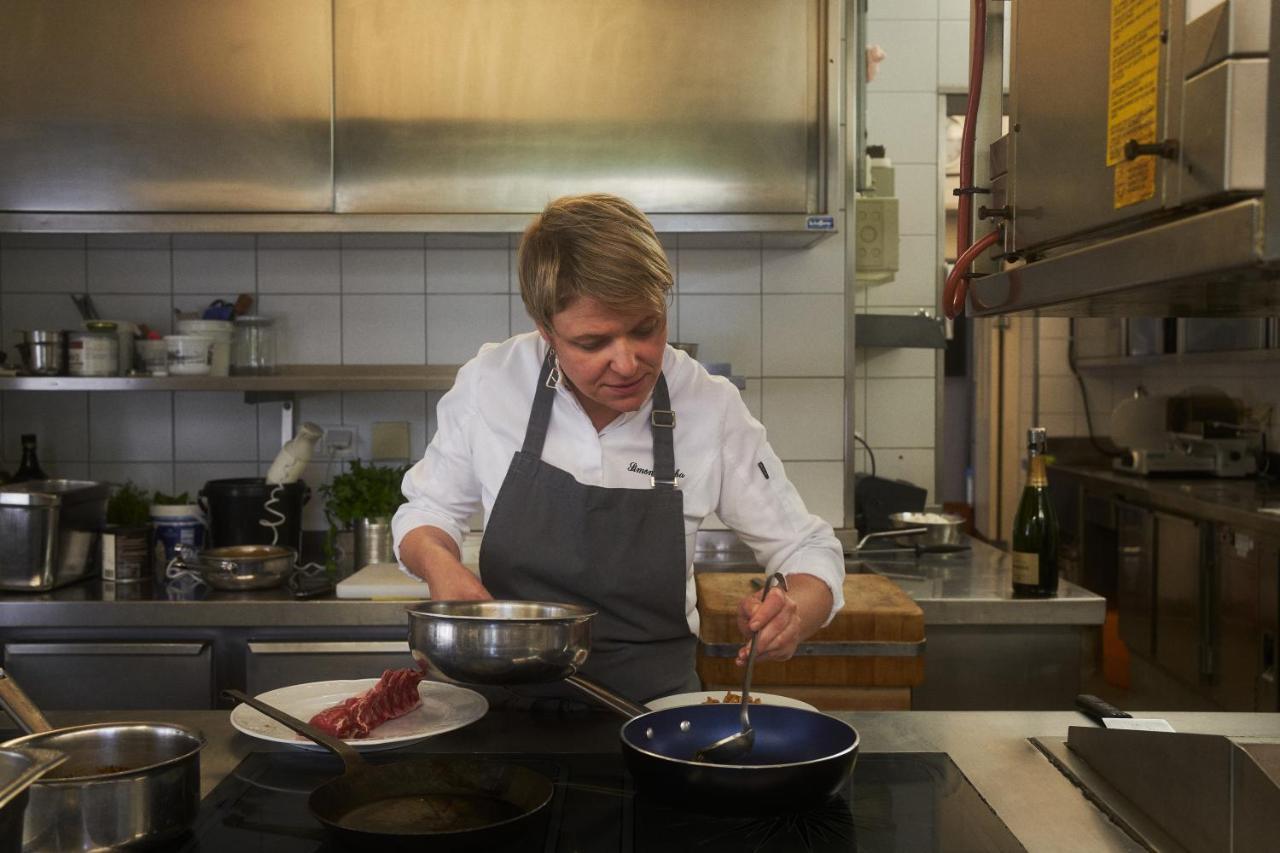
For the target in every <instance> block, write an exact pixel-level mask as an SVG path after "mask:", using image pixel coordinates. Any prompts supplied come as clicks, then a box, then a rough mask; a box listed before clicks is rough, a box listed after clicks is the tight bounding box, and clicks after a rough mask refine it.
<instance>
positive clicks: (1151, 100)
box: [1107, 0, 1160, 208]
mask: <svg viewBox="0 0 1280 853" xmlns="http://www.w3.org/2000/svg"><path fill="white" fill-rule="evenodd" d="M1107 78H1108V88H1107V165H1108V166H1116V172H1115V206H1116V207H1117V208H1119V207H1124V206H1126V205H1130V204H1135V203H1137V202H1140V201H1143V200H1145V199H1148V198H1151V197H1152V196H1154V195H1155V192H1156V162H1155V158H1154V157H1150V156H1144V157H1139V158H1138V159H1137V160H1133V161H1127V160H1125V159H1124V146H1125V143H1127V142H1128V141H1129V140H1135V141H1137V142H1143V143H1149V142H1155V141H1156V102H1157V98H1158V95H1159V84H1160V0H1111V56H1110V66H1109V73H1108V75H1107ZM1116 164H1119V165H1118V166H1117V165H1116Z"/></svg>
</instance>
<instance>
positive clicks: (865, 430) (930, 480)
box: [854, 0, 969, 500]
mask: <svg viewBox="0 0 1280 853" xmlns="http://www.w3.org/2000/svg"><path fill="white" fill-rule="evenodd" d="M968 22H969V3H968V2H966V0H870V3H869V6H868V9H867V38H866V40H867V42H868V43H869V44H878V45H879V46H880V47H881V48H882V49H883V50H884V51H885V53H886V54H887V56H886V58H885V60H884V62H882V63H881V64H880V67H879V71H878V74H877V77H876V79H875V80H874V81H872V82H871V83H869V84H868V85H867V134H868V137H867V138H868V142H869V143H871V144H880V145H884V146H885V148H886V153H887V154H888V156H889V158H890V160H891V161H892V162H893V165H894V167H895V181H896V194H897V196H898V199H899V206H900V222H899V224H900V230H901V234H902V242H901V246H900V258H901V269H900V270H899V272H898V275H897V277H896V279H895V280H894V281H892V282H890V283H888V284H882V285H872V286H867V287H864V288H861V289H860V290H859V294H858V302H857V305H856V306H855V309H854V310H855V311H857V312H863V313H878V314H914V313H915V312H916V311H917V310H918V309H920V308H925V309H927V310H928V311H930V312H931V313H933V314H934V315H935V316H936V315H937V313H938V306H939V295H940V291H941V285H942V278H943V264H942V260H943V255H942V252H941V244H940V235H941V233H942V207H941V203H942V190H941V186H942V172H943V167H942V164H941V157H940V150H941V148H942V144H941V139H942V135H943V132H944V126H943V123H942V121H943V119H942V116H943V106H942V99H941V97H940V94H942V93H946V92H956V91H964V89H965V88H966V86H967V82H968V69H967V61H968V59H967V57H968V39H969V23H968ZM854 369H855V372H856V377H855V384H856V388H857V391H856V394H855V418H856V427H857V429H858V431H859V432H861V433H862V435H863V436H864V437H866V439H867V441H868V442H869V443H870V444H871V446H872V448H873V449H874V450H875V454H876V463H877V468H878V473H879V474H880V475H881V476H888V477H895V478H901V479H905V480H909V481H911V482H913V483H916V484H917V485H920V486H924V487H925V488H927V489H928V490H929V493H930V500H936V499H937V496H936V483H935V471H936V468H935V443H936V429H935V424H936V420H935V419H936V416H937V415H938V407H939V406H940V405H941V401H940V399H939V397H938V382H937V378H938V369H939V368H938V366H937V358H936V354H935V353H934V352H933V351H931V350H908V349H903V350H864V349H859V350H858V358H857V360H856V365H855V368H854ZM857 465H858V470H861V471H869V470H870V464H869V462H868V461H867V459H866V454H865V452H864V451H862V450H859V451H858V456H857Z"/></svg>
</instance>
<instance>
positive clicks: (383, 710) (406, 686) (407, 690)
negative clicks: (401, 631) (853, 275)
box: [310, 669, 426, 740]
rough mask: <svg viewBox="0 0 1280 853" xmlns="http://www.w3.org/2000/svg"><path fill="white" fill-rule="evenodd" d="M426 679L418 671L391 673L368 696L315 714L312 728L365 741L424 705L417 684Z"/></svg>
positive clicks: (359, 696) (385, 675)
mask: <svg viewBox="0 0 1280 853" xmlns="http://www.w3.org/2000/svg"><path fill="white" fill-rule="evenodd" d="M425 677H426V673H425V672H422V671H420V670H416V669H389V670H387V671H386V672H384V673H382V677H381V678H379V679H378V683H377V684H375V685H373V686H372V687H370V688H369V689H368V690H366V691H365V692H363V693H361V694H359V695H358V696H352V697H351V698H350V699H347V700H345V701H343V702H342V703H340V704H338V705H334V706H333V707H332V708H326V709H325V710H323V711H321V712H320V713H318V714H316V715H315V716H314V717H312V718H311V720H310V722H311V725H313V726H315V727H316V728H318V729H320V730H321V731H322V732H325V733H326V734H331V735H333V736H334V737H340V738H342V739H343V740H348V739H352V738H357V739H358V738H366V737H368V736H369V733H370V732H371V731H373V730H374V729H376V728H377V727H378V726H380V725H382V724H383V723H385V722H387V721H388V720H394V719H395V718H396V717H403V716H404V715H405V714H407V713H409V712H410V711H412V710H413V709H414V708H416V707H418V706H419V705H420V704H422V699H421V697H419V696H418V682H420V681H422V679H423V678H425Z"/></svg>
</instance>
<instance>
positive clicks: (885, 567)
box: [0, 540, 1106, 628]
mask: <svg viewBox="0 0 1280 853" xmlns="http://www.w3.org/2000/svg"><path fill="white" fill-rule="evenodd" d="M969 544H970V545H971V546H972V547H971V550H969V551H964V552H960V553H957V554H945V555H929V556H924V557H921V558H919V559H916V558H914V557H913V556H911V555H909V554H884V555H877V554H875V553H874V552H865V553H863V554H862V555H860V556H858V557H856V558H849V559H847V560H846V565H847V567H848V570H849V571H850V572H868V571H870V572H876V573H878V574H881V575H884V576H885V577H888V578H889V579H891V580H893V581H894V582H895V583H897V584H898V585H899V586H901V587H902V588H903V589H904V590H905V591H906V593H907V594H908V595H910V596H911V597H912V598H913V599H915V601H916V602H917V603H918V604H919V605H920V609H921V610H923V611H924V618H925V625H926V626H928V625H1101V624H1102V622H1103V619H1104V617H1105V615H1106V602H1105V601H1104V600H1103V599H1102V598H1101V597H1100V596H1097V595H1094V594H1093V593H1091V592H1089V591H1088V590H1085V589H1082V588H1081V587H1078V586H1076V585H1075V584H1072V583H1070V582H1068V581H1066V580H1063V581H1061V582H1060V584H1059V589H1058V595H1057V596H1056V597H1053V598H1039V599H1022V598H1019V599H1015V598H1014V597H1013V587H1012V584H1011V582H1010V579H1009V556H1008V554H1006V553H1004V552H1003V551H998V550H996V549H995V548H992V547H991V546H989V545H986V544H984V543H982V542H978V541H976V540H970V542H969ZM694 568H695V570H696V571H699V572H702V571H760V568H759V566H757V565H756V564H755V561H754V558H752V556H751V554H750V552H749V551H748V552H745V553H744V552H743V551H741V550H736V549H726V550H722V551H718V552H700V553H699V554H698V556H697V559H696V561H695V564H694ZM104 592H105V593H106V594H105V595H104ZM112 596H114V597H112ZM410 603H411V602H406V601H348V600H339V599H337V598H335V597H333V596H332V595H330V596H327V597H324V598H318V599H310V600H305V601H298V600H295V599H294V598H293V597H292V595H290V594H289V593H288V591H286V590H283V589H277V590H264V591H259V592H210V593H208V595H207V597H205V598H202V599H200V600H195V601H171V600H169V599H167V598H165V597H164V592H163V589H159V590H157V588H156V585H155V584H154V583H151V582H147V583H143V584H138V585H135V586H134V587H129V586H125V585H121V584H116V585H115V586H114V588H112V587H110V586H108V587H106V588H105V590H104V585H103V583H102V582H101V581H98V580H88V581H82V582H81V583H77V584H72V585H71V586H67V587H63V588H62V589H58V590H53V591H52V592H47V593H37V594H31V593H0V626H4V627H6V628H50V627H71V626H74V627H77V628H144V627H145V628H239V627H245V628H252V627H260V626H264V625H270V626H274V627H280V628H306V627H314V626H321V625H323V626H360V627H370V628H376V627H400V626H404V625H406V624H407V619H406V617H405V615H404V611H405V608H406V606H408V605H409V604H410Z"/></svg>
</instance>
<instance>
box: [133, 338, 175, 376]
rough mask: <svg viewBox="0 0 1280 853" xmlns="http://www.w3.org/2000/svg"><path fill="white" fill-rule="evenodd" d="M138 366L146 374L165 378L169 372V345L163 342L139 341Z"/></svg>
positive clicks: (137, 346) (136, 344)
mask: <svg viewBox="0 0 1280 853" xmlns="http://www.w3.org/2000/svg"><path fill="white" fill-rule="evenodd" d="M134 347H135V349H136V350H137V353H138V364H139V365H141V367H142V370H143V371H144V372H145V373H149V374H151V375H152V376H164V375H166V374H168V372H169V345H168V344H166V343H165V342H164V341H163V340H149V341H137V342H135V344H134Z"/></svg>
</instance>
